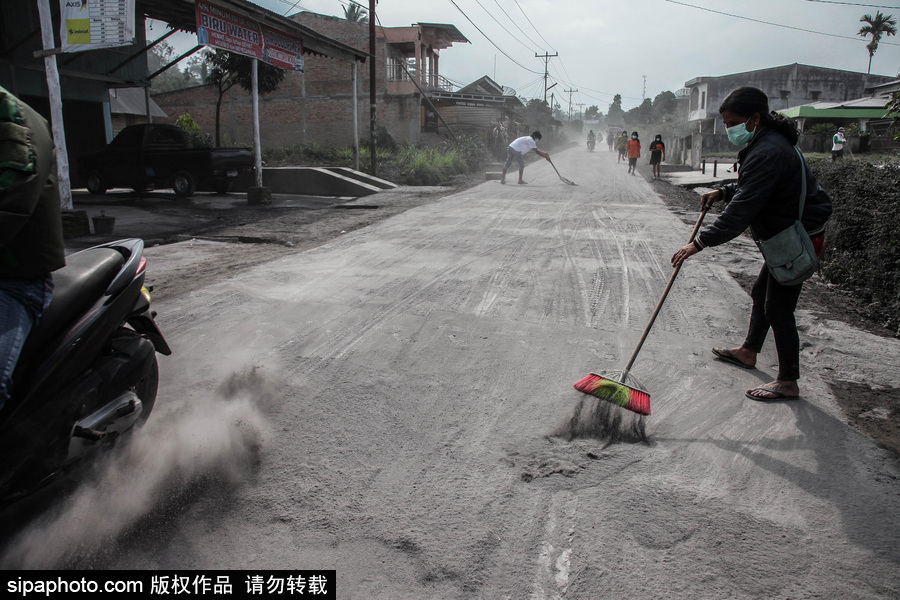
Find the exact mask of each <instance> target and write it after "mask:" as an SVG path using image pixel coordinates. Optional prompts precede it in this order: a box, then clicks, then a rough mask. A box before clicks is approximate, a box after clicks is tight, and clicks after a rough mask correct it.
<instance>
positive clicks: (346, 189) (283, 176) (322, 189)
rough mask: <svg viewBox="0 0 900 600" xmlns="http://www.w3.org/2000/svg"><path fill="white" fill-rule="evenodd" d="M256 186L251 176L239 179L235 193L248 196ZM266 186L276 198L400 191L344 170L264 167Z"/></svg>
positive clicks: (350, 170) (359, 194) (233, 187)
mask: <svg viewBox="0 0 900 600" xmlns="http://www.w3.org/2000/svg"><path fill="white" fill-rule="evenodd" d="M348 171H349V172H350V173H348ZM351 174H352V175H351ZM376 184H377V185H376ZM254 185H255V183H254V181H253V176H252V175H251V174H248V175H244V176H240V177H238V178H237V179H236V180H235V182H234V185H233V186H232V188H231V189H232V191H234V192H246V191H247V190H248V189H249V188H250V187H252V186H254ZM263 185H264V186H266V187H267V188H269V189H270V190H271V192H272V193H273V194H301V195H304V196H353V197H359V196H368V195H370V194H375V193H377V192H379V191H381V190H382V189H388V188H389V187H397V186H396V185H395V184H392V183H391V182H389V181H384V180H381V179H378V178H377V177H371V176H369V175H366V174H365V173H360V172H358V171H353V170H352V169H345V168H341V167H263Z"/></svg>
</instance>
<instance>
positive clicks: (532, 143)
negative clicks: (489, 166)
mask: <svg viewBox="0 0 900 600" xmlns="http://www.w3.org/2000/svg"><path fill="white" fill-rule="evenodd" d="M541 137H542V136H541V132H540V131H532V132H531V135H526V136H522V137H520V138H516V139H515V140H513V142H512V143H511V144H510V145H509V146H508V147H507V148H506V164H505V165H503V175H501V176H500V183H506V171H508V170H509V166H510V165H511V164H512V162H513V161H516V162H517V163H518V164H519V184H520V185H524V184H526V183H527V182H526V181H525V180H524V179H522V176H523V175H524V174H525V155H526V154H528V153H529V152H531V151H532V150H534V152H535V154H537V155H538V156H540V157H541V158H545V159H547V160H550V155H549V154H547V153H546V152H544V151H543V150H539V149H538V147H537V143H538V140H539V139H541Z"/></svg>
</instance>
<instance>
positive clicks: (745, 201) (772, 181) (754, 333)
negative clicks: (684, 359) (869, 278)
mask: <svg viewBox="0 0 900 600" xmlns="http://www.w3.org/2000/svg"><path fill="white" fill-rule="evenodd" d="M719 114H720V115H721V116H722V120H723V121H724V122H725V127H726V133H727V134H728V139H729V140H730V141H731V142H732V143H733V144H735V145H736V146H742V147H743V148H742V150H741V151H740V152H739V153H738V162H740V165H741V168H740V171H739V175H738V181H737V183H736V184H729V185H726V186H725V187H722V188H719V189H717V190H715V191H712V192H709V193H706V194H703V196H702V197H701V208H703V209H707V208H709V207H710V206H712V204H713V203H715V202H718V201H719V200H725V201H726V202H728V205H727V206H726V207H725V210H724V211H723V212H722V214H721V215H720V216H719V218H717V219H716V221H715V222H714V223H713V224H712V225H710V226H708V227H706V228H705V229H703V231H701V232H700V233H699V234H698V235H697V237H696V239H695V241H694V242H692V243H690V244H688V245H686V246H684V247H683V248H681V249H679V250H678V251H677V252H675V254H674V255H673V256H672V265H673V266H678V265H680V264H681V263H682V262H684V260H685V259H687V258H688V257H689V256H691V255H693V254H696V253H697V252H700V251H701V250H703V249H704V248H707V247H710V246H718V245H719V244H724V243H725V242H727V241H729V240H732V239H734V238H736V237H737V236H739V235H740V234H741V233H742V232H743V231H744V230H745V229H747V227H748V226H750V227H752V230H753V232H754V233H755V234H756V236H757V237H758V238H760V239H762V240H767V239H769V238H771V237H772V236H774V235H775V234H777V233H779V232H781V231H782V230H784V229H787V228H788V227H790V226H792V225H793V224H794V222H795V221H796V220H797V217H798V214H799V211H800V194H801V188H802V185H803V183H802V181H803V180H802V171H801V170H802V169H803V170H805V172H806V186H807V187H806V189H807V197H806V199H805V203H804V210H803V217H802V219H801V220H802V223H803V226H804V228H805V229H806V231H807V233H809V235H810V237H811V238H812V241H813V245H814V247H815V250H816V254H817V255H818V254H819V253H820V252H821V251H822V245H823V243H824V229H825V222H826V221H827V220H828V216H829V215H830V214H831V202H830V201H829V200H828V197H827V196H826V195H825V194H817V193H816V192H817V191H818V187H817V184H816V179H815V175H813V173H812V171H811V170H810V169H809V167H808V166H806V164H805V161H803V160H801V157H800V155H799V154H798V152H797V151H796V150H795V148H794V145H795V144H796V143H797V139H798V137H799V134H798V132H797V129H796V127H795V126H794V123H793V122H792V121H790V120H788V119H787V118H786V117H783V116H781V115H777V114H775V113H769V101H768V97H767V96H766V94H765V93H764V92H762V91H760V90H758V89H756V88H752V87H742V88H738V89H736V90H734V91H733V92H731V94H729V95H728V97H727V98H725V101H724V102H722V105H721V106H720V107H719ZM802 287H803V284H802V283H801V284H797V285H782V284H780V283H778V282H777V281H775V279H774V278H773V277H772V276H771V275H770V273H769V271H768V268H767V266H766V265H765V264H763V267H762V269H761V270H760V272H759V276H758V277H757V279H756V283H754V284H753V288H752V290H751V292H750V297H751V299H752V300H753V306H752V308H751V310H750V326H749V330H748V332H747V337H746V339H745V340H744V343H743V344H742V345H741V346H740V347H737V348H713V353H714V354H715V355H716V356H717V357H718V358H719V359H721V360H724V361H726V362H729V363H732V364H734V365H737V366H739V367H743V368H747V369H753V368H755V367H756V359H757V355H758V354H759V352H760V351H761V350H762V347H763V342H764V341H765V339H766V335H767V334H768V331H769V328H770V327H771V328H772V332H773V334H774V337H775V349H776V351H777V353H778V376H777V377H776V379H775V380H774V381H772V382H770V383H767V384H765V385H761V386H759V387H756V388H753V389H750V390H747V393H746V395H747V397H748V398H751V399H753V400H775V399H778V398H796V397H797V396H799V395H800V389H799V387H798V385H797V380H798V379H799V378H800V338H799V334H798V333H797V324H796V321H795V319H794V310H795V309H796V308H797V300H798V299H799V298H800V290H801V288H802Z"/></svg>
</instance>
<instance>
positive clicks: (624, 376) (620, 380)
mask: <svg viewBox="0 0 900 600" xmlns="http://www.w3.org/2000/svg"><path fill="white" fill-rule="evenodd" d="M706 210H707V209H704V210H703V211H702V212H701V213H700V217H699V218H698V219H697V224H696V225H694V230H693V231H692V232H691V238H690V239H689V240H688V243H691V242H693V241H694V237H695V236H696V235H697V232H698V231H699V230H700V224H701V223H703V217H705V216H706ZM682 264H683V263H682ZM680 270H681V264H679V265H678V266H677V267H675V268H673V269H672V274H671V275H670V276H669V283H668V284H667V285H666V289H665V290H663V293H662V296H661V297H660V299H659V302H657V303H656V308H655V309H654V310H653V315H652V316H651V317H650V322H649V323H647V326H646V327H645V328H644V333H643V334H641V339H640V340H639V341H638V343H637V346H635V348H634V352H632V353H631V358H629V359H628V364H626V365H625V369H623V370H622V371H620V372H618V373H615V372H603V373H602V374H598V373H591V374H590V375H588V376H586V377H584V378H582V379H581V380H580V381H578V382H577V383H576V384H575V389H576V390H578V391H579V392H582V393H585V394H590V395H591V396H596V397H597V398H600V399H601V400H606V401H607V402H612V403H613V404H616V405H618V406H621V407H622V408H624V409H627V410H630V411H633V412H636V413H638V414H639V415H649V414H650V392H648V391H646V390H645V389H643V385H641V384H640V382H638V381H637V380H636V379H635V378H634V377H633V376H632V375H630V374H629V372H630V371H631V367H632V365H634V361H635V360H636V359H637V355H638V352H640V351H641V347H642V346H643V345H644V340H646V339H647V335H648V334H649V333H650V328H651V327H653V322H654V321H656V316H657V315H659V311H660V309H662V305H663V302H665V300H666V296H668V295H669V290H671V289H672V284H673V283H674V282H675V277H676V276H677V275H678V271H680Z"/></svg>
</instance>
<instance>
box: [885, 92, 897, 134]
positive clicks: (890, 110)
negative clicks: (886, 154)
mask: <svg viewBox="0 0 900 600" xmlns="http://www.w3.org/2000/svg"><path fill="white" fill-rule="evenodd" d="M885 108H886V109H887V113H886V114H885V117H888V118H890V119H892V121H891V131H892V132H893V133H894V139H895V140H900V90H898V91H896V92H894V93H893V94H891V99H890V100H889V101H888V103H887V105H886V106H885Z"/></svg>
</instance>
